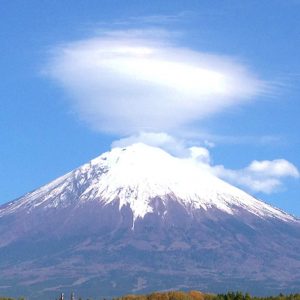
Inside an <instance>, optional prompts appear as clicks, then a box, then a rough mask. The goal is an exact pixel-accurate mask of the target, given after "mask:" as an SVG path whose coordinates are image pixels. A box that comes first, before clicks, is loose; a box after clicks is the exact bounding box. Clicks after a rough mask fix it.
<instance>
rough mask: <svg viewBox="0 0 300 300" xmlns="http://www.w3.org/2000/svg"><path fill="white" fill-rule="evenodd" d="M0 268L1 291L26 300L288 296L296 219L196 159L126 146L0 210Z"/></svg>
mask: <svg viewBox="0 0 300 300" xmlns="http://www.w3.org/2000/svg"><path fill="white" fill-rule="evenodd" d="M0 270H1V271H0V293H4V292H5V291H7V292H9V293H12V291H13V290H14V291H16V290H18V289H19V290H20V291H22V292H23V294H24V293H25V294H26V293H27V294H28V293H29V292H28V291H29V290H31V291H37V290H39V291H40V294H36V295H37V296H40V295H43V296H44V295H52V294H53V293H54V292H57V291H59V290H60V289H62V288H64V289H70V290H72V289H73V290H78V291H82V292H87V291H88V292H89V293H90V294H89V295H91V296H97V297H99V296H113V295H117V294H119V293H128V292H135V291H136V292H140V291H143V292H144V291H150V290H155V289H168V288H182V287H183V288H198V289H202V290H208V291H220V290H222V289H224V290H226V289H229V288H230V289H240V288H242V289H246V290H248V291H253V292H259V293H262V292H264V291H265V292H268V291H276V292H277V291H296V290H297V289H299V287H300V222H299V220H298V219H296V218H295V217H293V216H291V215H289V214H287V213H285V212H283V211H281V210H279V209H276V208H274V207H272V206H270V205H268V204H266V203H264V202H262V201H259V200H257V199H255V198H254V197H252V196H250V195H249V194H247V193H245V192H244V191H242V190H240V189H238V188H236V187H233V186H232V185H230V184H228V183H226V182H224V181H222V180H220V179H219V178H217V177H215V176H214V175H212V174H211V173H210V172H208V171H207V170H206V169H205V167H204V166H203V165H201V163H197V162H195V161H194V160H191V159H181V158H176V157H173V156H171V155H170V154H168V153H166V152H165V151H163V150H161V149H159V148H155V147H150V146H146V145H144V144H134V145H132V146H129V147H126V148H114V149H112V150H111V151H110V152H107V153H104V154H102V155H101V156H99V157H97V158H96V159H94V160H92V161H90V162H89V163H87V164H85V165H83V166H81V167H79V168H77V169H75V170H74V171H72V172H70V173H68V174H66V175H64V176H62V177H60V178H58V179H56V180H54V181H52V182H51V183H49V184H47V185H45V186H43V187H41V188H39V189H37V190H35V191H33V192H31V193H28V194H26V195H25V196H23V197H21V198H19V199H17V200H15V201H13V202H10V203H8V204H5V205H3V206H0ZM279 283H280V284H279ZM16 286H17V287H18V288H17V289H16ZM2 291H3V292H2Z"/></svg>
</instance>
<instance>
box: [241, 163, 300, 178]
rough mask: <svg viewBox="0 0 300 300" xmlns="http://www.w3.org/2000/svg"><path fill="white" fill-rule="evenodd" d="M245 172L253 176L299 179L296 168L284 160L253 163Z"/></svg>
mask: <svg viewBox="0 0 300 300" xmlns="http://www.w3.org/2000/svg"><path fill="white" fill-rule="evenodd" d="M247 171H248V172H250V173H253V174H259V175H263V176H272V177H278V178H279V177H285V176H291V177H295V178H297V177H299V171H298V170H297V168H296V167H295V166H294V165H293V164H291V163H290V162H288V161H287V160H285V159H275V160H272V161H271V160H263V161H257V160H255V161H253V162H252V163H251V164H250V165H249V167H248V168H247Z"/></svg>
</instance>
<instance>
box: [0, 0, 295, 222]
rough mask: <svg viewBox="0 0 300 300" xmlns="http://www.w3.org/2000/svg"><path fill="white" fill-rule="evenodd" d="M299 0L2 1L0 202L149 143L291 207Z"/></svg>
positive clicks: (292, 201)
mask: <svg viewBox="0 0 300 300" xmlns="http://www.w3.org/2000/svg"><path fill="white" fill-rule="evenodd" d="M299 8H300V3H299V2H298V1H296V0H295V1H293V0H290V1H276V0H275V1H272V3H271V1H215V2H213V1H163V2H162V1H111V0H110V1H72V2H71V1H26V2H25V1H3V2H2V8H1V12H0V17H1V18H0V22H1V26H0V34H1V56H0V61H1V69H0V72H1V82H0V90H1V100H0V104H1V109H0V167H1V173H0V183H1V186H0V187H1V188H0V203H5V202H7V201H10V200H13V199H15V198H17V197H19V196H21V195H23V194H24V193H26V192H29V191H31V190H33V189H35V188H37V187H39V186H41V185H42V184H45V183H47V182H49V181H50V180H52V179H54V178H56V177H58V176H60V175H63V174H64V173H66V172H67V171H70V170H72V169H74V168H75V167H77V166H79V165H81V164H83V163H85V162H87V161H89V160H90V159H92V158H94V157H96V156H98V155H99V154H100V153H102V152H104V151H107V150H109V149H110V147H111V144H112V143H113V145H120V144H124V143H125V144H126V143H130V142H132V141H146V142H148V143H150V144H155V145H158V146H161V147H163V148H165V149H167V150H169V151H171V152H172V151H173V154H175V155H179V156H180V155H181V156H182V155H186V152H185V151H186V150H187V149H189V147H191V146H197V147H199V149H202V150H203V151H204V152H205V151H206V152H205V159H206V163H207V164H209V166H210V168H211V170H212V171H213V172H215V173H217V174H218V176H220V177H222V178H224V179H225V180H228V181H230V182H232V183H233V184H235V185H238V186H240V187H242V188H244V189H246V190H247V191H249V192H250V193H251V194H253V195H255V196H256V197H259V198H261V199H263V200H265V201H266V202H269V203H271V204H273V205H275V206H277V207H280V208H282V209H284V210H286V211H288V212H290V213H293V214H295V215H297V216H300V202H299V201H300V199H299V198H300V183H299V181H300V180H299V171H298V170H299V169H300V158H299V146H300V137H299V131H300V130H299V129H300V122H299V115H300V106H299V95H300V90H299V83H300V61H299V59H298V56H299V49H300V39H299V34H300V32H299V31H300V30H299V28H300V12H299ZM115 49H122V51H123V52H122V53H121V54H120V53H119V52H118V53H117V54H116V51H115ZM124 49H125V50H124ZM99 51H100V52H99ZM124 51H125V52H124ZM141 57H142V60H141ZM94 61H96V62H97V63H96V64H94ZM140 62H142V64H141V63H140ZM128 66H130V67H128ZM132 66H135V68H132ZM215 87H218V89H217V90H216V89H215ZM132 99H134V100H132ZM154 99H155V100H154ZM131 101H133V102H131ZM128 103H129V104H128ZM129 108H130V109H129ZM158 111H159V113H158ZM174 149H175V150H174ZM204 152H203V153H204ZM208 158H209V159H208Z"/></svg>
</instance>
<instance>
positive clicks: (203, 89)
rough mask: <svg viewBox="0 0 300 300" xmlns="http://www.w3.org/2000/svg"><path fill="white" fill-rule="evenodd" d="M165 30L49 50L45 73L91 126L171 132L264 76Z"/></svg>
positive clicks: (244, 93)
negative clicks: (181, 43) (183, 44)
mask: <svg viewBox="0 0 300 300" xmlns="http://www.w3.org/2000/svg"><path fill="white" fill-rule="evenodd" d="M175 37H176V34H175V36H174V35H172V34H171V33H170V32H168V31H165V30H157V29H156V30H153V29H152V30H143V31H141V30H128V31H108V32H105V33H102V34H101V35H100V36H97V37H93V38H89V39H85V40H81V41H76V42H71V43H66V44H63V45H59V46H57V47H55V48H54V49H52V51H51V55H50V57H49V63H48V65H47V67H46V70H45V72H46V73H47V74H48V76H50V77H51V78H53V79H54V80H56V81H58V82H59V83H60V84H61V86H62V87H63V88H64V89H65V91H66V92H67V93H68V94H69V95H70V101H71V103H72V106H73V108H74V110H75V111H76V112H77V113H78V115H79V117H80V118H81V119H82V120H84V121H85V122H86V123H87V124H89V125H90V126H91V127H92V128H93V129H96V130H98V131H100V132H111V133H116V134H120V135H127V134H137V133H138V132H140V131H152V132H171V133H172V132H175V131H177V130H179V129H181V128H183V127H189V126H191V124H192V123H193V122H195V121H198V120H202V119H204V118H207V117H209V116H211V115H213V114H216V113H218V112H221V111H224V110H226V109H229V108H230V107H232V106H237V105H241V104H243V103H245V102H250V101H253V100H254V98H255V96H257V95H259V94H261V93H263V92H264V90H265V89H266V86H267V85H266V83H265V82H264V81H262V80H260V79H259V78H258V77H257V76H256V75H255V74H253V73H252V72H251V71H250V70H249V69H248V67H247V66H246V65H244V64H242V63H240V62H238V61H236V60H235V59H234V58H231V57H225V56H222V55H216V54H211V53H202V52H199V51H194V50H192V49H188V48H183V47H181V46H179V45H178V44H177V43H176V38H175Z"/></svg>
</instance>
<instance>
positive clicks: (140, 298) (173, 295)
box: [0, 291, 300, 300]
mask: <svg viewBox="0 0 300 300" xmlns="http://www.w3.org/2000/svg"><path fill="white" fill-rule="evenodd" d="M0 300H1V299H0ZM113 300H300V294H290V295H283V294H279V295H278V296H269V297H252V296H250V294H248V293H246V294H243V293H242V292H228V293H227V294H217V295H216V294H205V293H201V292H199V291H190V292H181V291H171V292H162V293H159V292H157V293H152V294H148V295H126V296H123V297H119V298H114V299H113Z"/></svg>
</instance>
